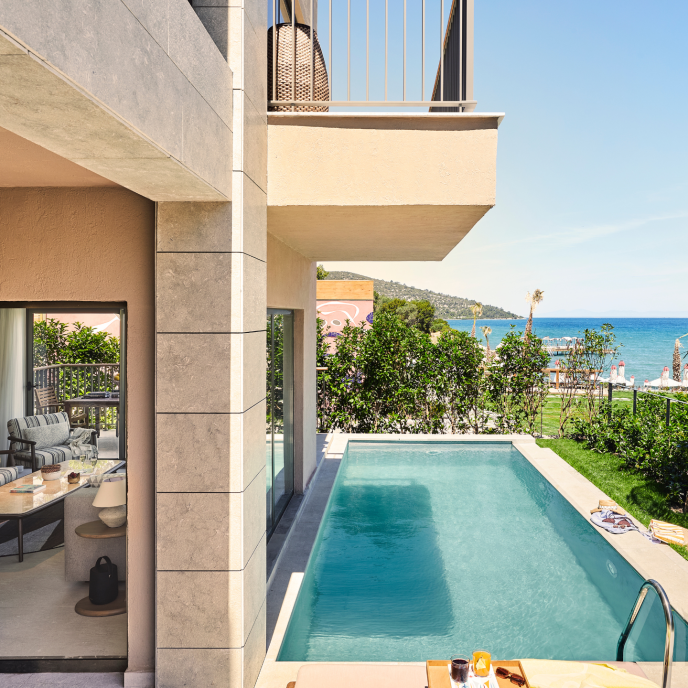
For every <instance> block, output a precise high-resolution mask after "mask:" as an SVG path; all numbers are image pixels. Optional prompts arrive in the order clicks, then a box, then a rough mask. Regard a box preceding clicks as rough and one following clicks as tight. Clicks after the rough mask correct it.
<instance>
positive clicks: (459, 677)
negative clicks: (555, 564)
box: [451, 655, 470, 683]
mask: <svg viewBox="0 0 688 688" xmlns="http://www.w3.org/2000/svg"><path fill="white" fill-rule="evenodd" d="M469 667H470V663H469V661H468V658H467V657H461V656H459V655H456V656H454V657H452V658H451V677H452V681H454V683H467V682H468V668H469Z"/></svg>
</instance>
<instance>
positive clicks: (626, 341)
mask: <svg viewBox="0 0 688 688" xmlns="http://www.w3.org/2000/svg"><path fill="white" fill-rule="evenodd" d="M607 322H608V323H611V324H612V325H613V326H614V334H615V335H616V343H617V344H622V345H623V346H622V347H621V348H620V349H619V353H618V355H617V356H616V357H615V359H614V360H613V361H609V360H608V366H607V370H605V374H608V373H609V368H611V365H612V363H615V364H616V365H617V366H618V364H619V361H623V362H624V363H625V364H626V373H625V376H626V379H627V380H628V379H629V378H630V377H631V375H635V380H636V384H642V382H643V380H654V379H656V378H658V377H659V376H660V375H661V373H662V368H664V366H669V370H672V357H673V354H674V342H675V341H676V338H677V337H680V336H681V335H684V334H686V333H688V318H533V331H534V332H535V334H537V336H538V337H577V336H582V335H583V331H584V330H586V329H595V330H599V329H600V327H601V326H602V325H603V324H604V323H607ZM449 324H450V325H451V327H453V328H454V329H455V330H465V331H466V332H470V331H471V328H472V327H473V321H472V320H450V321H449ZM481 325H489V326H490V327H491V328H492V334H491V335H490V347H491V348H494V347H496V346H497V344H499V342H501V341H502V337H503V336H504V335H505V334H506V333H507V332H508V331H509V329H510V328H511V325H514V326H515V328H516V330H518V331H520V332H523V330H524V329H525V327H526V321H525V320H478V322H477V323H476V336H477V337H478V338H482V332H481V331H480V329H479V328H480V326H481ZM682 343H683V345H684V346H685V347H686V348H685V349H682V350H681V359H682V360H681V368H683V366H684V365H685V364H686V363H688V358H686V359H683V356H684V355H685V354H686V352H688V337H686V338H685V339H683V340H682Z"/></svg>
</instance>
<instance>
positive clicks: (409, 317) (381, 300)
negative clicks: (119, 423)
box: [373, 292, 448, 333]
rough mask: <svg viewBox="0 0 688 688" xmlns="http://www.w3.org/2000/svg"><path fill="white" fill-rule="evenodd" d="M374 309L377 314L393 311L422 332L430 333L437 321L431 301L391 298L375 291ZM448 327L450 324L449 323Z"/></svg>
mask: <svg viewBox="0 0 688 688" xmlns="http://www.w3.org/2000/svg"><path fill="white" fill-rule="evenodd" d="M373 310H374V312H375V314H376V316H377V315H381V314H382V313H393V314H395V315H397V316H398V317H399V318H400V319H401V320H402V321H403V322H404V323H406V324H407V325H409V326H410V327H415V328H416V329H418V330H420V331H421V332H425V333H430V332H432V331H435V330H432V329H431V327H432V325H433V323H434V322H435V307H434V306H433V305H432V304H431V303H430V302H429V301H405V300H404V299H391V298H389V297H388V296H384V295H382V294H378V293H377V292H375V293H374V302H373ZM447 327H448V325H447Z"/></svg>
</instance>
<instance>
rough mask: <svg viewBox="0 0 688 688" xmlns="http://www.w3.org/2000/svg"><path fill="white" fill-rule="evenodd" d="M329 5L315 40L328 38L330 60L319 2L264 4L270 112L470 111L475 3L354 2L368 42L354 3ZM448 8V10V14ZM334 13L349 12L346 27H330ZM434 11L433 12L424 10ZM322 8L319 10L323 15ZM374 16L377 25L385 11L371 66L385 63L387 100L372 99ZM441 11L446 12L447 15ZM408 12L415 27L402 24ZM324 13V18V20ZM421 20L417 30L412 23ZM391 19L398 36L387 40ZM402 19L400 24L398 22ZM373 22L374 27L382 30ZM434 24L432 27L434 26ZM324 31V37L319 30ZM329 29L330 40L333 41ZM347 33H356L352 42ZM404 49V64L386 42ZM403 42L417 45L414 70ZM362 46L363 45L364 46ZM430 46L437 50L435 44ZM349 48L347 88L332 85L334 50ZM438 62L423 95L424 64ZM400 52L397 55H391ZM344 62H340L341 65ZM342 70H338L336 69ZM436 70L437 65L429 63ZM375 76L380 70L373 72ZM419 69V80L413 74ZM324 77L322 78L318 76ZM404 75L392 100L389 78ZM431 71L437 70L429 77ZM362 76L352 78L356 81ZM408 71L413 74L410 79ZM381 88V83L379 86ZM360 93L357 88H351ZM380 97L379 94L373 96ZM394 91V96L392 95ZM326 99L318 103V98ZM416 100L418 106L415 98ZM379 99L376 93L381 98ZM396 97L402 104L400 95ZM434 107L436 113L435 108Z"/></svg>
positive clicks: (344, 0)
mask: <svg viewBox="0 0 688 688" xmlns="http://www.w3.org/2000/svg"><path fill="white" fill-rule="evenodd" d="M325 2H327V5H326V7H327V10H328V11H327V15H326V18H325V19H322V18H321V21H320V25H319V28H320V29H321V31H320V35H321V36H325V35H326V36H327V48H326V53H327V59H325V57H324V55H323V53H322V51H321V48H320V42H319V40H318V37H317V34H318V27H315V26H314V24H316V23H318V21H317V13H318V2H317V0H279V2H278V0H268V10H269V12H268V13H269V15H270V16H269V31H268V43H269V45H268V109H269V110H270V111H276V110H277V111H301V112H303V111H326V110H327V109H329V108H330V107H380V106H383V107H428V108H429V109H430V111H458V112H471V111H472V110H474V109H475V105H476V101H475V100H473V0H452V3H451V6H450V7H449V2H450V0H436V1H435V0H432V2H431V0H354V2H355V4H356V8H357V11H358V12H360V11H361V8H362V3H363V2H365V39H364V37H363V32H362V29H361V27H362V21H357V22H356V26H355V27H353V29H352V20H351V11H352V0H323V2H322V3H321V8H322V5H324V4H325ZM445 2H446V3H447V7H446V8H445ZM333 3H334V5H335V8H338V10H343V8H344V6H345V7H346V22H345V23H342V22H337V21H333V14H332V13H333ZM426 5H428V6H431V11H430V10H429V9H428V8H427V7H426ZM322 9H324V8H322ZM371 9H372V11H373V12H374V13H376V17H379V18H380V19H381V15H382V13H383V12H384V51H382V55H381V53H380V50H379V46H378V42H379V43H381V42H382V36H381V35H379V33H381V32H377V34H378V35H376V36H375V39H374V40H375V42H376V46H375V47H376V49H375V50H374V54H373V59H377V60H378V61H380V62H381V61H382V59H384V98H381V97H378V98H374V97H373V98H371ZM445 9H449V13H448V16H447V15H446V14H445ZM391 10H393V11H394V12H396V13H399V12H401V13H402V17H401V18H400V17H399V16H398V14H397V16H393V15H392V14H391ZM411 10H413V17H414V19H413V22H412V26H409V25H408V24H409V22H408V21H407V12H408V11H411ZM314 12H315V17H314ZM322 14H324V13H322V12H321V15H322ZM418 18H420V26H418V22H417V19H418ZM391 19H394V20H395V21H394V22H393V23H394V26H395V28H394V30H395V32H396V33H397V34H398V33H401V34H402V35H401V36H399V35H395V36H392V35H391V34H390V23H392V22H391ZM400 19H401V21H399V20H400ZM380 23H381V21H380V22H377V21H376V25H377V24H380ZM432 25H434V26H432ZM323 26H324V30H322V29H323ZM333 30H334V36H333ZM352 33H355V34H356V35H355V36H354V39H353V43H352ZM392 37H394V39H395V41H399V40H401V41H402V42H403V48H402V51H401V52H402V54H401V60H399V58H398V55H397V56H396V57H394V61H392V56H390V42H391V39H392ZM407 38H408V39H411V38H412V39H413V43H414V50H413V53H414V57H413V59H414V63H411V62H410V61H409V58H408V52H409V51H408V41H407ZM364 40H365V46H364V45H363V42H364ZM433 41H435V44H434V46H432V45H431V44H432V42H433ZM343 42H345V43H346V88H345V89H344V86H343V77H341V79H342V81H340V77H339V73H338V76H337V81H335V78H334V69H333V45H336V46H337V50H338V51H339V52H340V54H341V53H343V50H342V43H343ZM419 42H420V51H419V52H420V60H419V61H420V65H418V64H417V62H418V57H419V56H418V45H417V44H418V43H419ZM429 50H432V53H433V54H434V55H435V59H437V55H439V59H438V64H437V71H436V76H435V79H434V84H433V88H432V95H431V97H430V98H429V99H428V98H427V96H426V61H427V59H428V52H429ZM363 51H365V100H361V99H353V98H352V95H351V93H352V74H353V69H352V57H353V58H355V61H356V62H357V64H359V65H360V61H361V58H362V52H363ZM396 53H398V51H396V50H395V54H396ZM339 62H341V60H340V61H339ZM338 64H339V63H338ZM433 64H434V62H433ZM373 67H374V68H375V69H376V74H377V73H378V72H379V71H380V70H381V65H380V64H378V65H375V64H374V65H373ZM418 67H420V73H418V72H419V70H418ZM323 70H325V72H326V73H323ZM391 70H394V71H395V80H398V79H397V78H396V77H397V74H398V72H399V71H400V72H401V84H402V86H401V89H400V91H401V93H400V94H399V93H398V91H397V92H396V93H395V95H396V98H394V99H390V90H391V89H390V74H391ZM433 71H434V70H433ZM360 72H361V70H360V69H357V75H358V76H360V77H361V79H360V80H361V82H362V75H361V74H360ZM411 72H413V74H411ZM380 85H381V84H380ZM355 90H357V91H358V92H359V93H362V83H361V84H360V86H359V85H357V88H356V89H355ZM376 90H379V91H382V89H381V88H380V89H376ZM395 90H396V89H395ZM335 91H336V92H337V93H338V94H343V92H344V91H345V93H346V98H345V99H342V98H341V96H340V97H339V98H338V99H336V100H335V99H333V97H332V96H333V93H334V92H335ZM323 92H325V93H326V97H322V93H323ZM418 93H420V96H421V97H420V99H418V98H417V97H416V98H413V96H412V94H414V95H417V94H418ZM379 95H380V96H381V95H382V94H381V93H380V94H379ZM399 95H401V96H402V97H401V100H399V98H398V96H399ZM438 106H439V107H438Z"/></svg>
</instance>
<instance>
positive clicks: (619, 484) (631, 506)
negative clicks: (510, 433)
mask: <svg viewBox="0 0 688 688" xmlns="http://www.w3.org/2000/svg"><path fill="white" fill-rule="evenodd" d="M537 444H538V446H540V447H548V448H549V449H551V450H552V451H554V452H555V453H556V454H558V455H559V456H560V457H561V458H562V459H564V461H566V463H568V464H569V465H570V466H573V468H575V469H576V470H577V471H578V472H579V473H580V474H581V475H582V476H584V477H585V478H587V479H588V480H589V481H590V482H591V483H592V484H593V485H595V486H597V487H599V488H600V490H602V491H603V492H604V493H605V494H607V495H609V497H610V498H611V499H613V500H614V501H615V502H616V503H617V504H618V505H619V506H621V507H623V508H624V509H626V511H628V513H629V514H631V516H633V517H634V518H635V519H636V520H638V521H640V523H642V524H643V525H644V526H646V527H647V526H648V525H649V524H650V520H651V519H653V518H656V519H659V520H660V521H666V522H668V523H674V524H675V525H678V526H683V527H684V528H688V514H682V513H676V512H675V511H672V510H671V509H670V508H669V505H668V503H667V498H666V494H665V493H664V491H663V490H662V488H661V487H660V486H659V485H657V483H656V482H654V481H652V480H648V479H647V478H645V477H644V476H642V475H639V474H638V473H632V472H630V471H626V470H622V463H623V461H622V460H621V459H620V458H619V457H618V456H614V454H599V453H597V452H594V451H591V450H589V449H584V448H583V447H582V446H581V444H580V443H579V442H576V441H575V440H567V439H562V440H546V439H542V440H537ZM670 546H671V547H672V548H673V549H675V550H676V551H677V552H678V553H679V554H680V555H681V556H682V557H683V558H684V559H688V548H686V547H679V546H677V545H670Z"/></svg>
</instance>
